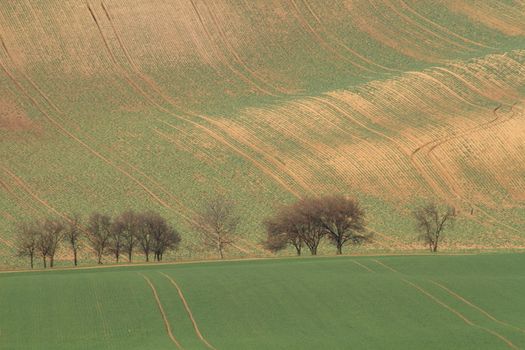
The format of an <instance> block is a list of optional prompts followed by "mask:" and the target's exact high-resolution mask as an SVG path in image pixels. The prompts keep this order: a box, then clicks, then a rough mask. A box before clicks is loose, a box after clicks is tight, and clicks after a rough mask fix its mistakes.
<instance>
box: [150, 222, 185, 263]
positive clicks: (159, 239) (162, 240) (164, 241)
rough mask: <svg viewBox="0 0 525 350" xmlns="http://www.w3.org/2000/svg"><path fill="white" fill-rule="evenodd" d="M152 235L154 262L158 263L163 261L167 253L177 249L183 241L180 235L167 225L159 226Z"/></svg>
mask: <svg viewBox="0 0 525 350" xmlns="http://www.w3.org/2000/svg"><path fill="white" fill-rule="evenodd" d="M152 234H153V253H154V260H157V261H162V257H163V256H164V253H165V252H166V251H168V250H171V249H175V248H177V246H178V245H179V243H180V240H181V239H180V235H179V233H178V232H177V231H176V230H175V229H174V228H173V227H170V226H169V225H167V224H161V225H158V226H157V227H156V228H155V230H154V231H153V232H152Z"/></svg>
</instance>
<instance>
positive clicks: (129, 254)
mask: <svg viewBox="0 0 525 350" xmlns="http://www.w3.org/2000/svg"><path fill="white" fill-rule="evenodd" d="M132 254H133V251H132V250H131V249H130V250H129V251H128V261H129V262H131V255H132Z"/></svg>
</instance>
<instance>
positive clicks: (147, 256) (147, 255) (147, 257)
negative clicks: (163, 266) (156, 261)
mask: <svg viewBox="0 0 525 350" xmlns="http://www.w3.org/2000/svg"><path fill="white" fill-rule="evenodd" d="M146 262H149V252H146Z"/></svg>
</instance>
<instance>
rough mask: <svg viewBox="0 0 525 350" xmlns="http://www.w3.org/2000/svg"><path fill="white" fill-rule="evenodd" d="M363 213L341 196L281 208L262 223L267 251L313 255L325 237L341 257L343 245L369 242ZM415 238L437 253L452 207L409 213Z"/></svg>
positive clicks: (424, 208) (453, 214)
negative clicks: (264, 229) (303, 252)
mask: <svg viewBox="0 0 525 350" xmlns="http://www.w3.org/2000/svg"><path fill="white" fill-rule="evenodd" d="M365 214H366V213H365V210H364V209H363V208H362V207H361V205H360V203H359V201H357V200H356V199H353V198H350V197H346V196H343V195H328V196H322V197H315V198H305V199H300V200H298V201H297V202H295V203H293V204H290V205H285V206H282V207H281V208H280V209H279V210H277V211H276V213H275V214H274V215H273V216H272V217H271V218H269V219H268V220H266V221H265V226H266V232H267V238H266V240H265V241H264V242H263V243H264V245H265V246H266V248H267V249H269V250H270V251H273V252H276V251H279V250H283V249H285V248H287V247H288V246H292V247H293V248H295V251H296V253H297V255H301V252H302V249H303V247H304V246H306V247H308V249H309V250H310V253H311V254H312V255H316V254H317V248H318V247H319V244H320V243H321V241H322V240H323V239H325V238H327V239H328V240H329V241H330V243H332V244H333V245H334V246H335V247H336V253H337V254H338V255H339V254H342V253H343V247H344V246H345V245H346V244H360V243H363V242H366V241H370V240H371V239H372V236H371V234H367V233H366V225H365ZM412 214H413V217H414V219H415V224H416V229H417V231H418V238H419V239H420V240H421V241H423V242H424V243H425V244H426V245H427V246H428V248H429V249H430V251H431V252H437V250H438V245H439V242H440V241H441V239H442V236H443V232H444V231H445V228H446V227H447V226H448V225H449V224H451V223H452V222H453V221H454V219H455V217H456V211H455V210H454V208H453V207H450V206H448V205H444V204H441V205H440V204H436V203H434V202H430V203H426V204H422V205H420V206H418V207H416V208H415V209H414V211H413V213H412Z"/></svg>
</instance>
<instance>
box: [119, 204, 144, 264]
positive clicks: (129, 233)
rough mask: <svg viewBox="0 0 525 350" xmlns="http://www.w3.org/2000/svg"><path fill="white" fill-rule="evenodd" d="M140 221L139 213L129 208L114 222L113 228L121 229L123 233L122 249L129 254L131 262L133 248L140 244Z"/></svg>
mask: <svg viewBox="0 0 525 350" xmlns="http://www.w3.org/2000/svg"><path fill="white" fill-rule="evenodd" d="M139 221H140V220H139V215H138V214H137V213H135V212H134V211H132V210H128V211H125V212H123V213H122V214H120V215H119V216H118V217H117V218H116V219H115V221H114V223H113V230H117V231H120V234H121V235H122V251H123V252H125V253H126V254H127V256H128V261H129V262H131V260H132V258H133V250H134V249H135V247H136V246H137V244H138V237H137V232H138V229H139Z"/></svg>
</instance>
